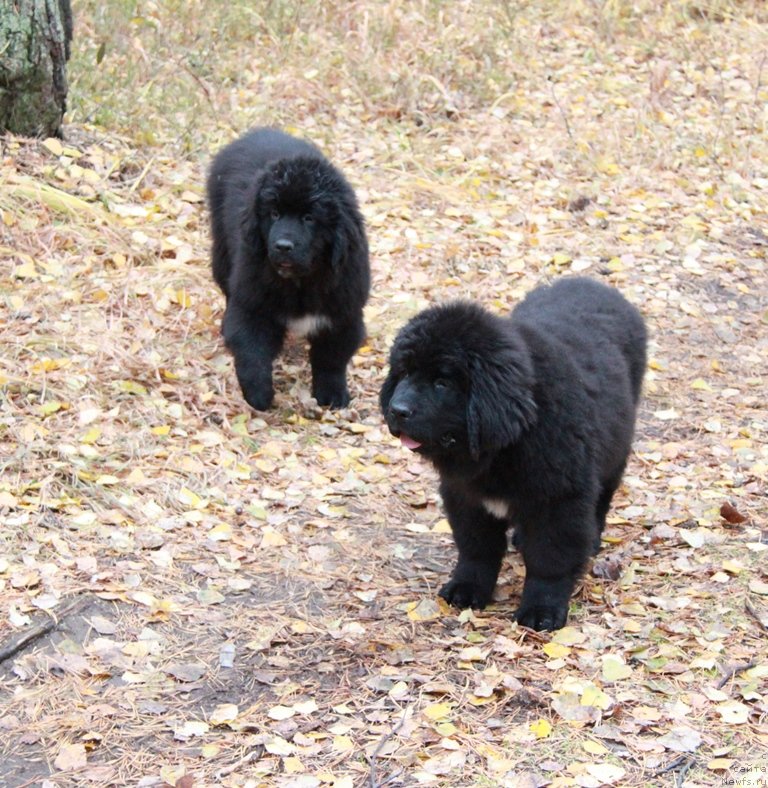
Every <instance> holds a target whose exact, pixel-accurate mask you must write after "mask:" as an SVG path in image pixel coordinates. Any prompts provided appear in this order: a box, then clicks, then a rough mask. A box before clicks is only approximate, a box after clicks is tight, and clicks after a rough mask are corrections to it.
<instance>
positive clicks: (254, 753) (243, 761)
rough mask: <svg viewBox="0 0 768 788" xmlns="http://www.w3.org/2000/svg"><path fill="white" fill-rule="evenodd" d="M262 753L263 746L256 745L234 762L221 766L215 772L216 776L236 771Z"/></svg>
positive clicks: (224, 775)
mask: <svg viewBox="0 0 768 788" xmlns="http://www.w3.org/2000/svg"><path fill="white" fill-rule="evenodd" d="M263 754H264V747H263V746H262V745H261V744H260V745H259V746H258V747H254V749H252V750H251V751H250V752H248V753H246V754H245V755H244V756H243V757H242V758H239V759H238V760H236V761H235V762H234V763H231V764H230V765H229V766H223V767H222V768H221V769H219V770H218V771H217V772H216V778H217V779H218V778H220V777H226V776H227V775H228V774H232V772H234V771H237V770H238V769H239V768H240V767H241V766H244V765H245V764H246V763H250V762H251V761H255V760H256V759H257V758H261V756H262V755H263Z"/></svg>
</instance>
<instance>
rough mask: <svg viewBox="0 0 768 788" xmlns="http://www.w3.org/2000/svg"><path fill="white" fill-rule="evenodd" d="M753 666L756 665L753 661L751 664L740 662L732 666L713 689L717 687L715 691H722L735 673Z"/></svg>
mask: <svg viewBox="0 0 768 788" xmlns="http://www.w3.org/2000/svg"><path fill="white" fill-rule="evenodd" d="M755 665H757V662H755V661H754V660H753V661H752V662H740V663H739V664H738V665H734V666H733V667H732V668H730V669H729V670H728V671H727V672H726V673H725V675H724V676H723V677H722V678H721V679H720V681H718V682H717V684H715V687H717V689H722V688H723V687H724V686H725V685H726V684H727V683H728V682H729V681H730V680H731V679H732V678H733V677H734V676H735V675H736V674H737V673H741V672H742V671H744V670H749V669H750V668H754V667H755Z"/></svg>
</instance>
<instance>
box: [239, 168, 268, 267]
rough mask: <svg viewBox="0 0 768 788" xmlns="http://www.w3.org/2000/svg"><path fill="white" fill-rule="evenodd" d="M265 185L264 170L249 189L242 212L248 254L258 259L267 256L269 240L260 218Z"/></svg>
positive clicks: (243, 231) (241, 221) (242, 225)
mask: <svg viewBox="0 0 768 788" xmlns="http://www.w3.org/2000/svg"><path fill="white" fill-rule="evenodd" d="M263 185H264V173H263V172H262V173H261V174H260V175H259V176H258V177H257V178H256V180H255V181H254V182H253V183H252V184H251V186H250V188H249V189H248V193H247V197H246V199H245V200H244V202H243V207H242V209H241V213H240V226H241V228H242V233H243V240H244V242H245V248H246V254H248V255H253V256H255V257H256V258H257V259H258V260H264V259H265V258H266V257H267V241H266V238H264V235H263V233H262V232H261V222H260V220H259V214H260V210H261V189H262V186H263Z"/></svg>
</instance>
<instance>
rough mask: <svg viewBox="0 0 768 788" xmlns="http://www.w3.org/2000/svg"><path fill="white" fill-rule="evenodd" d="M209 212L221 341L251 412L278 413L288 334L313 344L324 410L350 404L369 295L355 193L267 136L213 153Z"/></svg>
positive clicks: (294, 147)
mask: <svg viewBox="0 0 768 788" xmlns="http://www.w3.org/2000/svg"><path fill="white" fill-rule="evenodd" d="M208 205H209V208H210V212H211V230H212V235H213V254H212V263H213V277H214V279H215V280H216V283H217V284H218V285H219V287H220V288H221V289H222V290H223V291H224V295H225V296H226V298H227V307H226V311H225V313H224V320H223V322H222V334H223V335H224V340H225V342H226V344H227V347H228V348H229V350H230V351H231V352H232V354H233V356H234V358H235V369H236V371H237V379H238V381H239V383H240V388H241V389H242V390H243V396H244V397H245V399H246V401H247V402H248V404H250V405H251V406H252V407H254V408H256V410H266V409H267V408H268V407H269V406H270V405H271V403H272V399H273V396H274V389H273V386H272V362H273V361H274V359H275V357H276V356H277V355H278V353H279V352H280V349H281V348H282V345H283V341H284V339H285V334H286V332H287V331H288V330H290V331H291V332H292V333H295V334H299V335H304V336H308V338H309V342H310V353H309V358H310V362H311V365H312V395H313V396H314V397H315V399H316V400H317V402H318V403H319V404H320V405H328V406H330V407H332V408H338V407H343V406H345V405H346V404H347V403H348V402H349V392H348V390H347V381H346V369H347V364H348V363H349V360H350V358H351V357H352V354H353V353H354V352H355V351H356V350H357V348H358V347H359V346H360V343H361V342H362V341H363V338H364V336H365V326H364V324H363V306H364V305H365V302H366V300H367V299H368V290H369V287H370V271H369V266H368V242H367V240H366V236H365V227H364V224H363V218H362V216H361V215H360V211H359V209H358V205H357V199H356V198H355V193H354V191H353V190H352V187H351V186H350V185H349V183H348V182H347V180H346V179H345V178H344V176H343V175H342V174H341V173H340V172H339V170H338V169H336V168H335V167H334V166H333V165H332V164H331V163H330V162H329V161H328V160H327V159H326V158H325V157H324V156H323V154H322V153H320V151H319V150H318V149H317V148H316V147H315V146H314V145H312V144H311V143H309V142H305V141H303V140H299V139H296V138H294V137H291V136H290V135H288V134H285V133H283V132H281V131H277V130H276V129H268V128H262V129H254V130H253V131H250V132H249V133H247V134H245V135H244V136H243V137H241V138H240V139H237V140H235V141H234V142H232V143H230V144H229V145H227V147H225V148H224V149H223V150H221V151H220V152H219V153H218V154H217V155H216V157H215V158H214V160H213V164H212V165H211V170H210V173H209V176H208Z"/></svg>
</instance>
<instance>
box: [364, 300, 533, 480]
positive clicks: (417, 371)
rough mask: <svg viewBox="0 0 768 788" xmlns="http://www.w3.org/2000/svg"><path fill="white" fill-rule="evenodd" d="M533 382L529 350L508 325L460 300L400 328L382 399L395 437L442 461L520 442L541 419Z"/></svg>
mask: <svg viewBox="0 0 768 788" xmlns="http://www.w3.org/2000/svg"><path fill="white" fill-rule="evenodd" d="M532 387H533V373H532V368H531V360H530V357H529V354H528V352H527V350H526V348H525V344H524V343H523V341H522V339H521V338H520V337H519V336H518V335H517V334H516V333H515V332H514V331H513V330H512V329H511V327H510V326H509V324H508V323H506V322H505V321H503V320H501V319H500V318H496V317H494V316H493V315H491V314H490V313H488V312H486V311H485V310H483V309H481V308H480V307H479V306H477V305H476V304H472V303H468V302H456V303H452V304H447V305H445V306H436V307H431V308H430V309H427V310H425V311H424V312H421V313H420V314H419V315H417V316H416V317H414V318H413V319H412V320H411V321H410V322H409V323H408V324H407V325H406V326H405V327H404V328H403V329H402V330H401V331H400V333H399V334H398V336H397V338H396V339H395V343H394V345H393V347H392V351H391V354H390V370H389V374H388V376H387V378H386V380H385V382H384V385H383V387H382V390H381V396H380V403H381V409H382V412H383V413H384V416H385V418H386V420H387V425H388V427H389V429H390V431H391V432H392V434H393V435H395V436H397V437H399V438H400V439H401V441H402V443H403V445H404V446H406V447H407V448H409V449H412V450H413V451H417V452H419V453H421V454H424V455H425V456H426V457H428V458H430V459H431V460H433V461H434V462H435V463H436V464H437V465H438V466H439V465H442V464H448V463H450V464H456V463H457V462H458V463H461V462H462V461H466V460H471V461H473V462H476V461H477V460H479V459H480V458H481V457H483V456H488V455H492V454H493V453H495V452H497V451H499V450H500V449H502V448H504V447H505V446H508V445H510V444H512V443H514V442H515V441H517V440H518V438H519V437H520V435H521V434H522V433H523V432H524V431H525V430H526V429H527V428H528V427H530V426H531V425H532V424H533V423H534V422H535V420H536V406H535V404H534V401H533V397H532Z"/></svg>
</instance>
